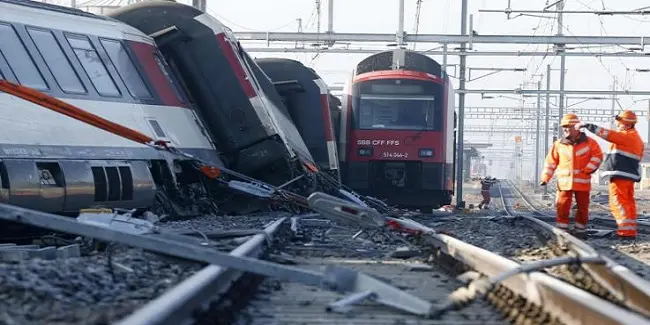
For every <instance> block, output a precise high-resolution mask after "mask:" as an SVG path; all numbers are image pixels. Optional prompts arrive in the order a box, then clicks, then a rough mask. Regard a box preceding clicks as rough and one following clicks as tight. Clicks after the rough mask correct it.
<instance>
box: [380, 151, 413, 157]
mask: <svg viewBox="0 0 650 325" xmlns="http://www.w3.org/2000/svg"><path fill="white" fill-rule="evenodd" d="M381 157H382V158H408V157H409V154H408V152H383V153H382V154H381Z"/></svg>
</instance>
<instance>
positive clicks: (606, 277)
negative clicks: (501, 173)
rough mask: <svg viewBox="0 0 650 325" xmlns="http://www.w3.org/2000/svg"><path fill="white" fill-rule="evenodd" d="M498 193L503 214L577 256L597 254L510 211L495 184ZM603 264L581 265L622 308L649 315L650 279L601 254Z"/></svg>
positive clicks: (546, 225)
mask: <svg viewBox="0 0 650 325" xmlns="http://www.w3.org/2000/svg"><path fill="white" fill-rule="evenodd" d="M508 185H509V186H510V187H511V188H512V189H514V191H515V192H516V193H517V194H518V195H519V196H520V197H521V198H522V201H524V203H525V204H526V205H528V206H529V208H530V210H531V211H534V212H537V213H539V214H543V213H541V212H540V211H539V210H538V209H536V208H535V207H534V206H533V205H532V204H531V202H530V201H529V200H528V198H526V196H525V195H524V194H523V193H522V192H521V191H520V190H519V189H518V188H517V187H516V186H515V185H514V184H512V183H511V182H510V181H508ZM499 192H500V194H501V199H502V200H503V203H504V207H505V210H506V213H508V214H509V215H510V216H511V217H516V218H520V219H522V220H524V221H526V222H529V223H530V224H532V225H533V226H535V227H536V228H538V229H540V230H541V231H543V232H545V233H548V234H550V235H552V236H554V237H555V238H556V239H557V240H558V241H560V242H562V243H564V244H567V246H568V247H569V249H570V250H571V251H572V252H573V253H575V254H577V255H578V256H597V255H600V254H599V253H598V252H597V251H596V250H595V249H594V248H593V247H591V246H589V244H587V243H585V242H584V241H582V240H580V239H578V238H576V237H574V236H572V235H571V234H569V233H568V232H566V231H563V230H561V229H559V228H557V227H554V226H553V225H551V224H549V223H547V222H545V221H543V220H541V219H539V218H536V217H531V216H526V215H521V214H516V213H513V212H512V211H510V210H509V209H508V208H507V205H506V204H505V198H504V195H503V191H502V189H501V184H499ZM601 257H602V258H603V260H605V262H606V263H605V264H602V265H596V264H583V265H582V268H583V269H584V270H585V271H587V273H588V274H589V275H591V276H592V277H593V278H594V279H595V280H596V281H597V282H598V283H599V284H600V285H601V286H603V287H604V288H605V289H607V290H608V291H609V292H610V293H611V294H613V295H614V296H615V297H616V298H617V299H619V300H620V301H621V302H622V303H623V304H624V305H625V306H626V307H628V308H630V309H631V310H634V311H636V312H639V313H641V314H643V315H645V316H647V317H650V282H648V281H646V280H644V279H643V278H641V277H639V276H638V275H636V274H635V273H634V272H632V271H631V270H630V269H628V268H626V267H624V266H622V265H620V264H617V263H616V262H614V261H613V260H612V259H610V258H607V257H605V256H601Z"/></svg>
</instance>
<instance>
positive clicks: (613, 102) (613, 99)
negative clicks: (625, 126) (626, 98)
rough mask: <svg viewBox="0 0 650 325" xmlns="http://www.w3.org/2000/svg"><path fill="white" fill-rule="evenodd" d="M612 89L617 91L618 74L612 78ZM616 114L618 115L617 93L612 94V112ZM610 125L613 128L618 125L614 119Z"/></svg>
mask: <svg viewBox="0 0 650 325" xmlns="http://www.w3.org/2000/svg"><path fill="white" fill-rule="evenodd" d="M612 91H616V76H614V78H613V79H612ZM610 113H611V114H612V115H611V116H614V115H616V94H613V95H612V111H611V112H610ZM609 126H610V127H611V128H612V129H613V128H614V127H615V126H616V125H615V123H614V120H612V121H611V122H610V123H609Z"/></svg>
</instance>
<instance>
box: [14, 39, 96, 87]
mask: <svg viewBox="0 0 650 325" xmlns="http://www.w3.org/2000/svg"><path fill="white" fill-rule="evenodd" d="M25 30H26V31H27V35H29V38H30V39H31V40H32V42H33V43H34V46H35V47H36V50H37V51H38V53H39V55H40V56H41V58H42V59H43V62H44V63H45V66H46V67H47V69H48V70H49V71H50V73H51V74H52V77H53V78H54V81H55V82H56V83H57V85H58V86H59V88H60V89H61V91H63V92H64V93H66V94H75V95H85V94H88V88H86V85H85V84H84V82H83V81H82V80H81V77H80V76H79V74H78V73H77V70H76V69H75V68H74V66H73V65H72V62H71V61H70V57H69V56H68V54H67V53H66V52H65V50H64V49H63V46H62V44H61V42H60V41H59V40H58V39H57V37H56V35H55V34H54V32H53V31H52V30H50V29H46V28H40V27H35V26H25ZM32 32H36V33H45V34H47V35H49V36H51V38H52V40H53V41H54V42H55V43H56V45H57V46H58V48H59V54H60V55H61V56H62V57H63V58H64V59H65V62H66V63H67V67H66V68H67V70H66V69H63V71H68V72H71V74H70V73H68V75H67V76H65V77H64V78H67V79H70V77H71V76H74V78H75V79H76V80H77V82H78V86H80V87H81V90H74V89H69V88H68V86H67V85H64V83H62V82H61V75H59V72H61V71H58V72H56V73H55V70H57V69H56V68H55V69H53V67H52V64H51V62H49V61H50V60H49V59H48V57H49V55H50V53H51V49H47V50H44V49H42V47H41V45H42V44H39V42H37V41H36V39H35V38H34V35H33V34H32ZM45 53H47V54H45ZM60 59H61V58H58V59H56V61H58V60H60Z"/></svg>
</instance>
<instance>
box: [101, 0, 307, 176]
mask: <svg viewBox="0 0 650 325" xmlns="http://www.w3.org/2000/svg"><path fill="white" fill-rule="evenodd" d="M111 17H113V18H115V19H117V20H120V21H122V22H125V23H127V24H129V25H131V26H133V27H135V28H137V29H139V30H141V31H142V32H144V33H146V34H148V35H151V36H152V37H153V38H154V39H155V40H156V43H157V44H158V47H159V48H160V50H161V52H162V53H163V55H164V56H165V59H166V60H167V61H168V62H169V64H170V66H171V67H172V69H173V71H174V73H175V74H176V75H178V76H179V77H180V79H181V80H182V83H183V84H184V86H185V87H184V88H185V90H186V91H187V93H189V95H190V99H191V101H192V102H193V104H195V107H196V108H197V111H198V114H199V116H200V117H201V119H202V121H203V122H204V124H205V125H206V127H207V133H208V134H209V135H210V136H211V137H212V138H213V139H214V140H215V142H216V146H217V148H218V149H219V150H220V152H221V154H222V159H223V160H224V161H225V163H226V164H227V165H228V166H229V168H231V169H234V170H236V171H238V172H240V173H243V174H246V175H248V176H251V177H254V178H257V179H260V180H263V181H265V182H268V183H271V184H274V185H280V184H283V183H285V182H287V181H289V180H292V179H296V178H298V177H301V176H304V175H305V174H309V173H310V172H312V171H316V170H317V168H316V166H315V163H314V159H313V158H312V156H311V154H310V152H309V150H308V148H307V146H306V145H305V142H304V141H303V139H302V137H301V136H300V133H299V132H298V130H297V128H296V126H295V125H294V124H293V122H292V121H291V118H290V115H289V112H288V111H287V110H286V108H285V107H284V105H283V104H282V99H281V98H280V96H279V94H278V93H277V92H276V90H275V88H274V86H273V84H272V83H271V81H270V80H269V79H268V77H267V76H266V75H265V74H264V73H263V72H262V70H261V69H260V67H259V66H258V65H257V64H256V63H255V62H254V60H252V59H251V57H250V56H249V55H248V54H247V53H246V52H245V51H244V50H243V49H242V48H241V46H240V45H239V43H238V42H237V40H236V39H235V37H234V36H233V35H232V32H231V31H230V30H229V29H227V28H226V27H225V26H224V25H222V24H221V23H220V22H219V21H217V20H216V19H214V18H213V17H211V16H210V15H208V14H206V13H203V12H201V11H200V10H198V9H196V8H193V7H191V6H187V5H183V4H179V3H175V2H166V1H150V2H142V3H138V4H133V5H130V6H126V7H124V8H121V9H119V10H117V11H115V12H113V13H112V14H111ZM294 184H302V186H312V183H311V182H296V183H294Z"/></svg>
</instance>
